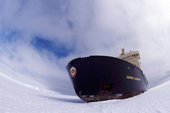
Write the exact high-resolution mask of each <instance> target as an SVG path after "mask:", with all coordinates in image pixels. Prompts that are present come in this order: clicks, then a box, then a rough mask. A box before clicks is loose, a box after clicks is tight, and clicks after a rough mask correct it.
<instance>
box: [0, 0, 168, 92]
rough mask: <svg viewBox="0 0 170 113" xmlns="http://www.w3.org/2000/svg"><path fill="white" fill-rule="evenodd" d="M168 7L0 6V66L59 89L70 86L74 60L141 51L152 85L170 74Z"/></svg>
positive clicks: (108, 2)
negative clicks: (69, 69) (69, 70)
mask: <svg viewBox="0 0 170 113" xmlns="http://www.w3.org/2000/svg"><path fill="white" fill-rule="evenodd" d="M169 5H170V2H169V1H167V0H156V1H153V0H152V1H146V0H144V1H135V0H131V1H123V0H120V1H116V0H105V1H103V0H98V1H95V0H88V1H87V0H81V1H79V0H48V1H47V0H36V1H35V0H29V1H23V0H13V1H10V0H0V14H1V15H0V44H1V48H0V61H1V62H3V63H4V64H6V65H8V66H9V67H11V68H12V69H13V70H15V71H18V72H27V73H29V75H31V76H34V77H35V79H37V80H40V79H41V81H43V82H45V81H46V80H47V78H49V83H46V84H48V86H49V87H50V88H52V89H55V88H54V87H53V86H55V85H60V86H62V87H66V86H67V85H65V83H68V84H71V83H70V81H69V78H68V76H67V72H66V70H65V66H66V65H67V63H68V62H69V61H70V60H72V59H73V58H76V57H80V56H89V55H108V56H116V57H118V55H119V54H120V50H121V48H123V47H125V49H126V50H127V51H128V50H139V52H140V54H141V62H142V69H143V71H144V73H145V74H146V76H147V78H148V79H149V81H153V80H154V79H159V77H162V76H164V75H166V74H165V73H166V72H168V71H169V70H170V68H169V67H170V60H169V57H170V54H168V52H169V48H170V33H169V30H170V22H169V20H170V13H169V12H170V8H169ZM153 78H154V79H153ZM50 81H53V82H51V83H50ZM55 81H56V83H55ZM61 81H64V82H63V83H62V82H61ZM66 89H67V88H66ZM57 90H59V88H58V89H57Z"/></svg>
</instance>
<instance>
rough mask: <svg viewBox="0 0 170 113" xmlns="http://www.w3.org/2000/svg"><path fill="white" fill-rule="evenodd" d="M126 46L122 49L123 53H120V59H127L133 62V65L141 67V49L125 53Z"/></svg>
mask: <svg viewBox="0 0 170 113" xmlns="http://www.w3.org/2000/svg"><path fill="white" fill-rule="evenodd" d="M124 51H125V50H124V48H123V49H122V53H121V54H120V56H119V57H118V58H119V59H122V60H125V61H127V62H129V63H132V64H133V65H135V66H137V67H138V68H139V69H141V66H140V62H139V59H140V54H139V51H133V52H131V51H130V52H129V53H125V52H124Z"/></svg>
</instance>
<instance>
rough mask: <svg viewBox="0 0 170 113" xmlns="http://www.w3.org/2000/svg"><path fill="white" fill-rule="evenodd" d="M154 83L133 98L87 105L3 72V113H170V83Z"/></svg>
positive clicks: (0, 97) (0, 99)
mask: <svg viewBox="0 0 170 113" xmlns="http://www.w3.org/2000/svg"><path fill="white" fill-rule="evenodd" d="M30 83H31V82H30ZM154 84H155V85H154ZM154 84H153V83H152V87H150V88H149V89H148V91H146V92H145V93H143V94H141V95H138V96H135V97H132V98H128V99H124V100H108V101H101V102H92V103H86V102H84V101H82V100H81V99H79V98H78V97H77V96H76V95H72V96H71V95H64V94H61V93H60V92H54V91H51V90H47V89H46V88H45V87H44V86H43V85H42V86H35V85H31V84H27V83H24V82H21V81H19V80H18V79H14V78H12V77H11V76H10V75H8V74H6V73H3V72H0V113H87V112H91V113H92V112H93V113H169V112H170V107H169V105H170V96H169V95H170V87H169V86H170V80H166V81H164V82H162V83H160V84H159V85H158V84H157V83H155V82H154Z"/></svg>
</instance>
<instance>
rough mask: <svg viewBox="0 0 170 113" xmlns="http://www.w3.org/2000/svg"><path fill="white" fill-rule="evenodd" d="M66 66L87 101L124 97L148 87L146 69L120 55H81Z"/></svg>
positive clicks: (79, 92)
mask: <svg viewBox="0 0 170 113" xmlns="http://www.w3.org/2000/svg"><path fill="white" fill-rule="evenodd" d="M66 69H67V71H68V73H69V76H70V79H71V80H72V83H73V86H74V89H75V92H76V94H77V95H78V96H79V97H80V98H81V99H82V100H84V101H86V102H94V101H102V100H108V99H123V98H128V97H131V96H134V95H138V94H140V93H143V92H144V91H146V90H147V84H148V83H147V80H146V78H145V76H144V74H143V72H142V70H141V69H139V68H138V67H136V66H135V65H133V64H131V63H129V62H126V61H124V60H121V59H118V58H114V57H108V56H90V57H86V58H77V59H74V60H72V61H70V62H69V63H68V65H67V67H66Z"/></svg>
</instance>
